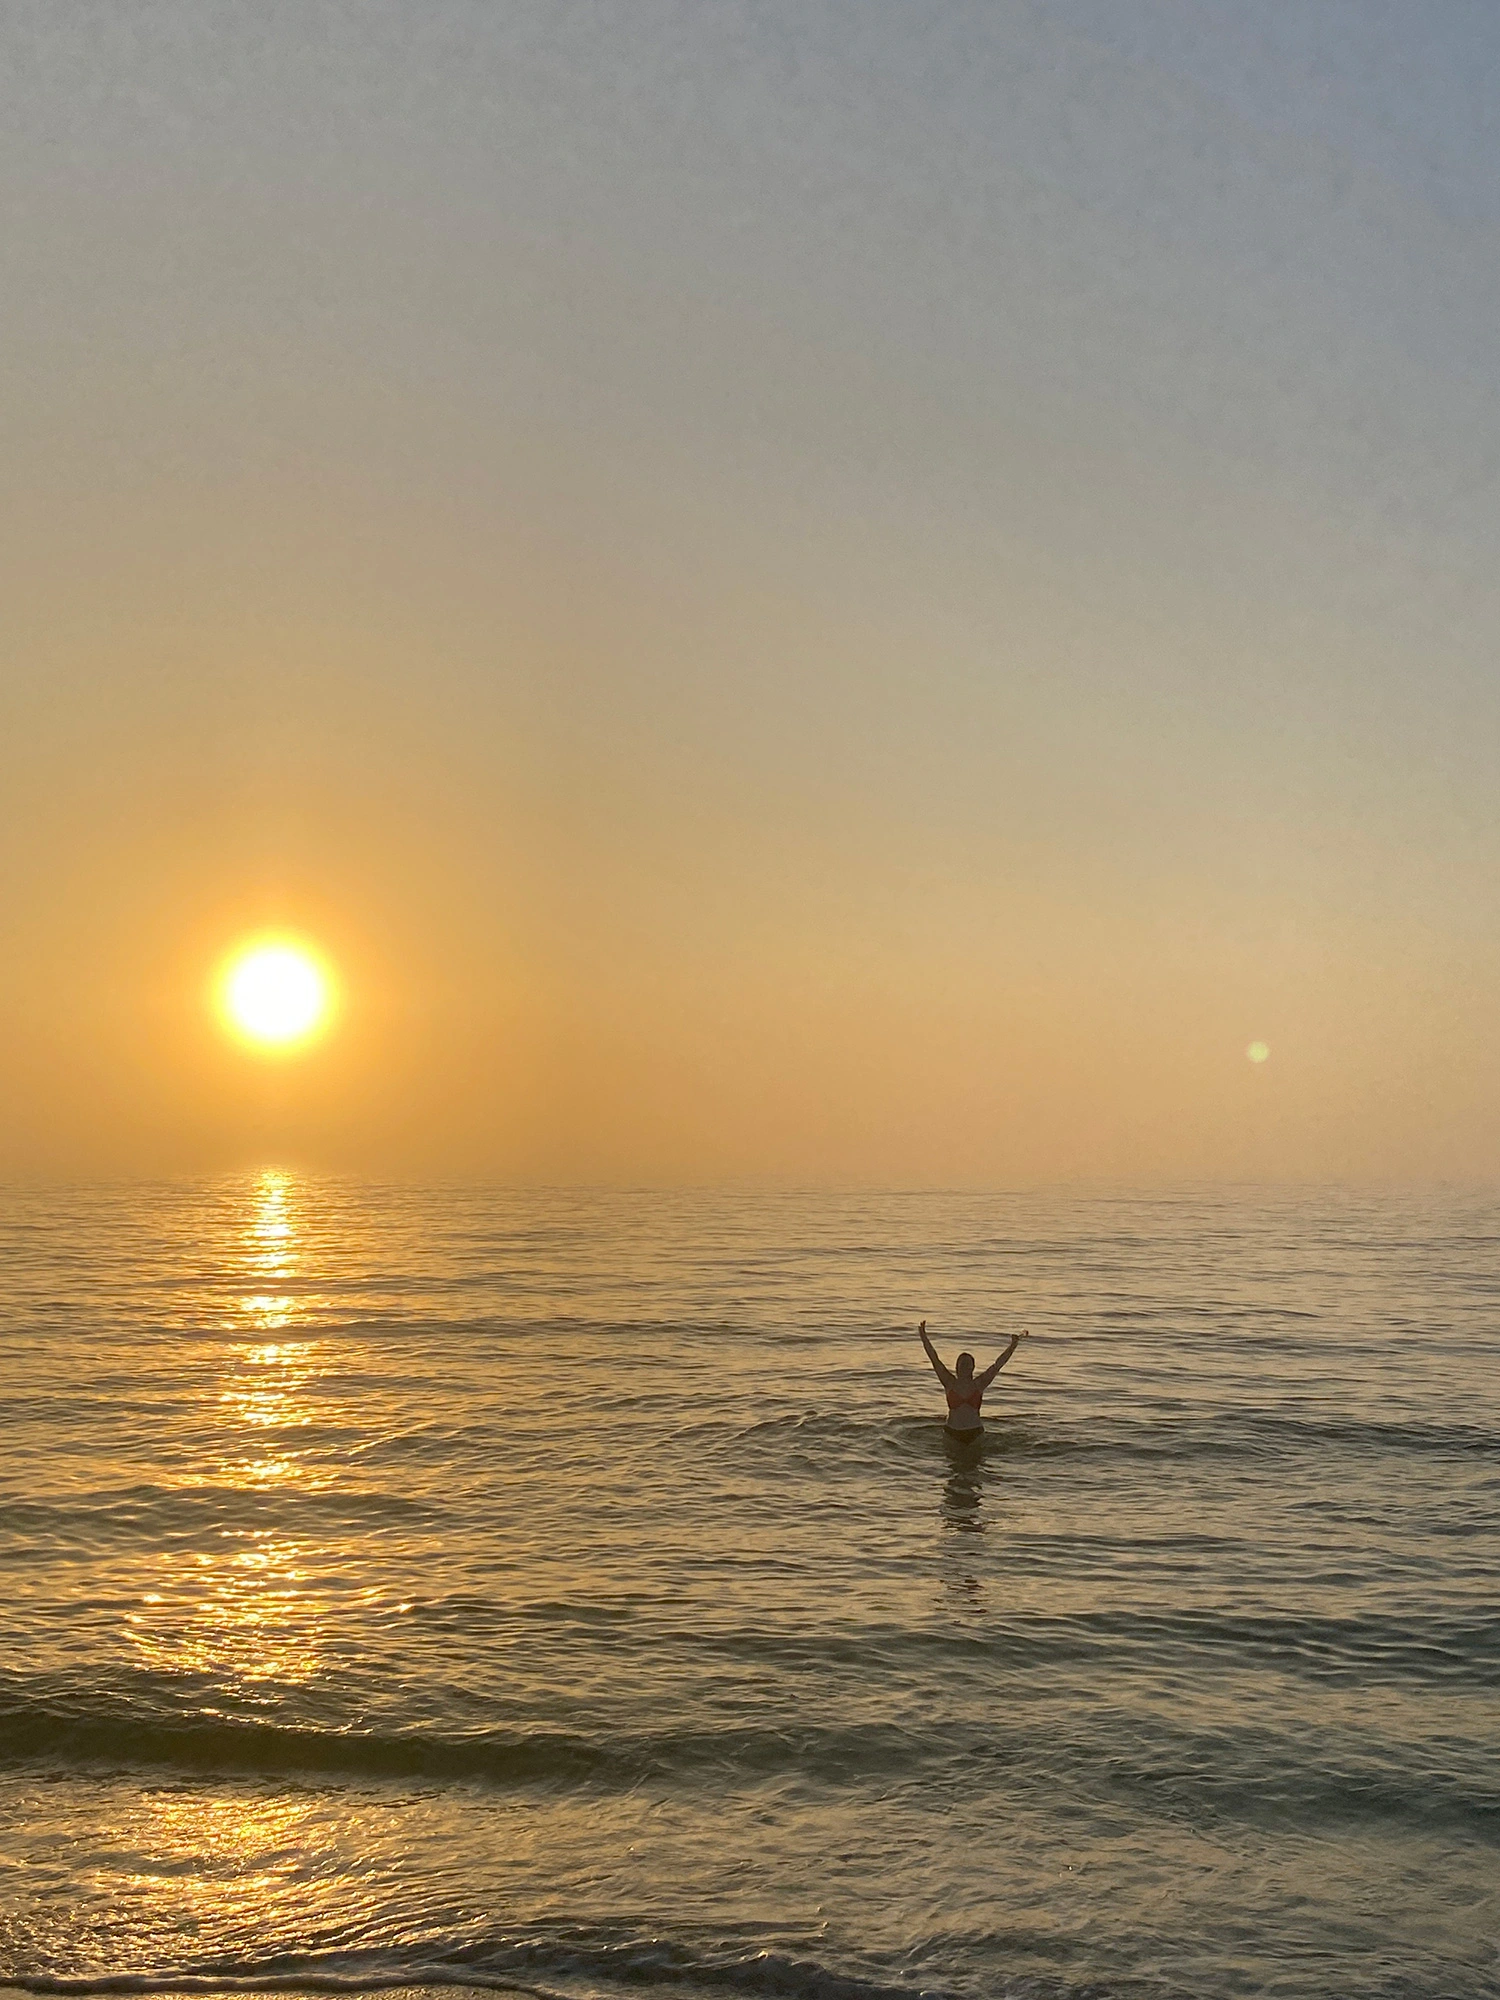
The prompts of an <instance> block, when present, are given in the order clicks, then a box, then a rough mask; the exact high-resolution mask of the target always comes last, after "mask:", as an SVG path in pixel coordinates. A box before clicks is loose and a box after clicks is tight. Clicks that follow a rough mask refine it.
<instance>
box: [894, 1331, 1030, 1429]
mask: <svg viewBox="0 0 1500 2000" xmlns="http://www.w3.org/2000/svg"><path fill="white" fill-rule="evenodd" d="M917 1332H918V1333H919V1334H921V1336H922V1345H923V1346H924V1347H925V1348H926V1349H927V1359H928V1360H929V1361H930V1362H931V1363H932V1372H933V1373H934V1375H936V1376H937V1378H938V1380H939V1381H940V1382H941V1383H942V1385H943V1394H944V1395H945V1396H946V1397H947V1398H948V1422H947V1425H946V1429H947V1431H948V1435H949V1436H950V1437H956V1438H964V1439H966V1440H967V1439H972V1438H979V1437H983V1436H984V1424H983V1422H982V1421H981V1419H980V1415H979V1405H980V1404H981V1403H982V1402H983V1401H984V1392H985V1390H986V1389H988V1387H989V1386H990V1384H991V1382H993V1381H994V1379H995V1377H996V1376H997V1375H998V1374H999V1373H1000V1370H1001V1369H1002V1368H1003V1367H1004V1366H1005V1364H1006V1362H1007V1361H1009V1359H1010V1357H1011V1356H1012V1355H1013V1354H1014V1353H1015V1351H1016V1349H1017V1348H1018V1347H1019V1346H1020V1345H1021V1342H1022V1341H1023V1340H1024V1339H1025V1338H1026V1335H1025V1334H1024V1333H1013V1334H1012V1335H1011V1337H1010V1346H1009V1347H1007V1348H1006V1350H1005V1352H1004V1353H1003V1354H1002V1355H1001V1357H1000V1359H999V1360H998V1361H992V1362H991V1363H990V1365H989V1367H988V1368H986V1369H985V1371H984V1373H983V1374H982V1375H976V1374H975V1373H974V1357H973V1355H972V1354H960V1355H959V1357H958V1359H957V1361H956V1362H954V1364H953V1366H952V1367H951V1368H946V1367H944V1365H943V1363H942V1362H941V1361H939V1360H938V1357H937V1349H936V1348H935V1347H934V1346H933V1344H932V1342H931V1341H930V1340H929V1339H928V1338H927V1322H926V1320H925V1319H924V1320H923V1322H922V1324H921V1325H920V1326H919V1327H918V1328H917Z"/></svg>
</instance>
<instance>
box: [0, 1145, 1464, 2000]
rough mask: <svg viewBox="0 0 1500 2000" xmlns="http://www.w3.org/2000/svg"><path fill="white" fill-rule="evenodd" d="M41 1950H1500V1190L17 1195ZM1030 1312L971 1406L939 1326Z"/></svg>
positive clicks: (194, 1957) (13, 1645) (9, 1636)
mask: <svg viewBox="0 0 1500 2000" xmlns="http://www.w3.org/2000/svg"><path fill="white" fill-rule="evenodd" d="M0 1245H3V1251H4V1268H5V1272H6V1282H5V1287H4V1297H3V1299H0V1365H3V1368H4V1374H5V1381H6V1390H7V1393H6V1396H5V1400H4V1408H3V1421H4V1427H5V1428H4V1434H3V1445H4V1453H3V1459H0V1548H3V1551H4V1555H5V1570H4V1585H5V1592H4V1595H5V1603H4V1606H3V1608H0V1634H3V1640H4V1644H3V1647H0V1978H6V1977H8V1978H11V1979H18V1980H20V1981H22V1982H25V1983H27V1984H31V1985H34V1986H44V1985H45V1984H46V1983H47V1982H49V1981H54V1982H55V1981H84V1982H89V1983H99V1982H104V1981H110V1980H113V1981H117V1982H118V1981H121V1980H124V1981H127V1982H134V1983H145V1984H159V1983H163V1982H169V1981H184V1982H190V1983H191V1982H198V1981H207V1982H208V1983H210V1984H213V1985H228V1984H230V1983H232V1982H235V1981H251V1982H259V1983H262V1984H266V1985H281V1986H285V1985H286V1984H287V1983H288V1982H289V1981H292V1982H296V1981H317V1980H320V1979H321V1980H334V1981H346V1982H354V1983H357V1984H376V1983H379V1982H382V1981H384V1982H388V1983H389V1982H396V1981H411V1980H439V1981H441V1980H453V1981H463V1982H478V1983H480V1984H485V1983H502V1982H507V1981H509V1982H520V1983H523V1984H525V1985H528V1986H532V1987H541V1988H544V1989H546V1990H548V1991H551V1992H563V1993H568V1994H573V1995H585V1994H588V1995H593V1994H599V1995H610V1994H617V1993H619V1992H620V1991H621V1990H622V1989H623V1988H624V1987H626V1986H639V1985H642V1984H647V1985H650V1984H671V1985H672V1986H673V1987H674V1989H675V1990H678V1991H681V1992H683V1993H685V1994H689V1995H692V1994H699V1993H701V1994H704V1995H707V1994H720V1995H722V1994H725V1993H734V1992H744V1993H750V1994H760V1993H809V1994H814V1995H823V1996H827V2000H879V1996H882V1995H886V1994H890V1995H897V1994H901V1995H905V1994H914V1993H917V1992H925V1993H929V1994H951V1995H954V1996H977V1995H982V1994H1004V1993H1025V1994H1030V1995H1038V1996H1052V1995H1056V1996H1059V1997H1060V2000H1061V1996H1069V1995H1078V1996H1082V1995H1088V1994H1095V1995H1102V1994H1116V1993H1118V1994H1122V1995H1124V1994H1131V1995H1135V1994H1139V1995H1183V1996H1186V1995H1193V1996H1203V1997H1204V2000H1212V1996H1219V1995H1233V1994H1250V1993H1254V1994H1276V1995H1285V1996H1302V1995H1309V1996H1312V1995H1317V1996H1328V1997H1329V2000H1332V1996H1339V2000H1350V1996H1358V1995H1371V1996H1374V1995H1381V1996H1386V1995H1389V1996H1392V2000H1405V1996H1410V2000H1417V1996H1432V2000H1467V1996H1478V1995H1491V1996H1493V1995H1495V1994H1497V1993H1500V1854H1497V1849H1500V1701H1497V1692H1500V1610H1497V1604H1496V1581H1495V1579H1496V1557H1497V1533H1496V1530H1497V1519H1500V1368H1497V1366H1496V1361H1497V1348H1500V1204H1497V1203H1496V1202H1495V1200H1494V1199H1493V1198H1490V1197H1485V1196H1480V1195H1474V1194H1469V1195H1454V1194H1441V1195H1439V1194H1434V1195H1427V1196H1407V1197H1395V1196H1379V1197H1377V1196H1355V1195H1347V1194H1317V1195H1314V1194H1309V1193H1307V1192H1305V1191H1303V1192H1298V1193H1296V1194H1288V1195H1284V1196H1275V1197H1269V1196H1265V1195H1261V1194H1254V1195H1251V1194H1243V1195H1242V1194H1222V1193H1220V1194H1213V1195H1197V1196H1191V1197H1175V1198H1165V1197H1162V1198H1125V1197H1120V1198H1102V1197H1100V1198H1087V1199H1084V1198H1076V1199H1075V1198H1066V1199H1065V1198H1059V1197H1051V1196H1049V1197H1041V1196H1037V1197H999V1196H984V1195H962V1196H955V1195H932V1194H919V1195H889V1196H869V1195H847V1196H834V1195H828V1194H808V1195H746V1196H730V1195H708V1194H703V1195H672V1196H668V1195H659V1194H640V1195H614V1194H597V1193H528V1194H516V1193H509V1192H485V1191H474V1190H463V1189H452V1188H445V1189H438V1188H434V1189H426V1190H412V1189H396V1188H381V1187H365V1186H359V1185H354V1184H349V1183H338V1182H328V1181H322V1180H313V1179H306V1178H301V1177H298V1176H294V1175H290V1174H282V1173H266V1174H263V1175H260V1176H255V1177H248V1178H243V1179H236V1180H226V1181H222V1182H217V1183H212V1184H203V1185H199V1186H177V1187H143V1188H134V1189H122V1188H112V1189H93V1190H73V1191H68V1192H58V1191H55V1190H54V1191H49V1192H30V1193H18V1192H12V1193H11V1195H10V1196H9V1197H7V1199H6V1201H5V1204H4V1209H3V1217H0ZM924 1315H925V1316H926V1317H927V1318H928V1320H929V1321H930V1323H931V1330H932V1332H933V1335H934V1337H935V1339H936V1340H937V1342H938V1345H939V1346H940V1348H942V1349H944V1350H945V1351H947V1352H948V1354H949V1355H950V1357H951V1354H952V1353H953V1351H955V1350H956V1348H957V1347H958V1346H960V1345H968V1346H971V1347H973V1348H975V1350H976V1351H977V1352H978V1353H979V1355H980V1359H981V1363H983V1362H984V1361H986V1360H988V1359H989V1358H990V1355H991V1353H992V1352H993V1351H994V1349H995V1348H996V1347H997V1346H998V1344H999V1341H1000V1339H1001V1338H1002V1337H1003V1336H1004V1335H1005V1334H1006V1333H1008V1332H1009V1331H1010V1330H1011V1329H1012V1328H1014V1327H1017V1326H1020V1325H1023V1324H1024V1325H1029V1326H1030V1328H1031V1329H1032V1333H1033V1338H1032V1340H1031V1341H1029V1342H1028V1343H1026V1344H1025V1345H1024V1346H1023V1347H1022V1349H1021V1350H1020V1352H1019V1353H1018V1355H1017V1357H1016V1359H1015V1361H1014V1363H1013V1364H1012V1366H1011V1367H1010V1369H1008V1370H1007V1371H1006V1372H1005V1373H1004V1374H1003V1375H1002V1376H1001V1377H1000V1379H999V1382H998V1384H997V1386H996V1388H995V1390H994V1391H992V1392H991V1396H990V1398H989V1399H988V1400H987V1412H986V1413H987V1415H989V1416H990V1417H991V1422H990V1430H989V1435H988V1437H987V1439H986V1441H985V1444H984V1446H983V1448H982V1450H981V1451H975V1450H973V1449H972V1448H968V1447H953V1446H950V1445H949V1444H947V1443H946V1442H945V1439H944V1437H943V1434H942V1430H941V1424H940V1418H941V1413H942V1403H941V1398H940V1396H939V1395H938V1394H937V1392H936V1387H935V1384H934V1383H933V1382H932V1380H931V1377H930V1376H929V1375H928V1374H927V1373H926V1371H925V1366H924V1363H923V1361H922V1356H921V1352H920V1349H919V1348H918V1347H917V1344H916V1340H915V1337H914V1333H913V1331H912V1329H913V1327H914V1325H915V1322H916V1321H917V1319H919V1318H920V1317H922V1316H924Z"/></svg>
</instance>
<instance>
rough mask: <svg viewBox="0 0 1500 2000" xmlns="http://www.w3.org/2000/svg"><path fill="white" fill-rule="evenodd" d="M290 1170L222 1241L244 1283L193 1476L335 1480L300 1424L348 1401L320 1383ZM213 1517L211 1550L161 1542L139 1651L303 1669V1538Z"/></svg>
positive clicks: (250, 1483) (307, 1643) (319, 1610)
mask: <svg viewBox="0 0 1500 2000" xmlns="http://www.w3.org/2000/svg"><path fill="white" fill-rule="evenodd" d="M295 1192H296V1183H295V1182H294V1181H293V1179H292V1177H291V1176H290V1175H288V1174H286V1173H283V1172H280V1171H276V1170H267V1171H265V1172H263V1173H262V1174H260V1175H259V1176H258V1178H257V1180H256V1181H255V1183H254V1185H253V1190H252V1195H251V1203H250V1212H249V1215H248V1217H247V1218H246V1219H245V1220H244V1222H243V1224H242V1226H241V1227H240V1228H239V1229H238V1231H237V1232H236V1240H235V1241H234V1242H233V1243H232V1245H231V1249H230V1256H231V1265H230V1270H231V1275H232V1277H233V1278H234V1279H235V1280H237V1281H238V1283H239V1285H240V1286H242V1287H243V1290H242V1291H241V1293H240V1295H239V1297H238V1298H237V1299H236V1300H235V1304H234V1308H233V1311H232V1313H231V1316H230V1317H229V1319H228V1320H227V1321H226V1322H224V1325H223V1331H224V1332H225V1334H226V1335H228V1336H229V1338H228V1343H227V1346H226V1350H225V1366H224V1372H223V1374H222V1376H221V1377H220V1379H219V1382H218V1384H217V1386H216V1388H215V1389H214V1390H212V1391H211V1392H210V1393H212V1395H213V1398H214V1402H215V1404H216V1408H215V1409H213V1410H212V1411H205V1423H204V1433H203V1434H204V1444H205V1447H206V1449H205V1453H204V1459H203V1462H202V1463H201V1465H200V1467H199V1468H198V1469H197V1470H196V1471H195V1472H194V1473H193V1474H192V1475H190V1477H191V1482H192V1483H194V1484H196V1485H198V1486H199V1487H203V1488H210V1489H217V1490H219V1491H224V1490H228V1491H230V1492H233V1491H238V1492H240V1493H244V1494H266V1495H273V1494H275V1493H276V1492H277V1491H278V1490H282V1489H289V1488H296V1489H300V1490H301V1491H304V1492H312V1491H318V1490H320V1489H322V1488H325V1487H327V1486H328V1484H329V1483H330V1479H329V1475H328V1474H327V1472H326V1471H322V1472H315V1471H314V1470H313V1469H312V1465H311V1453H310V1451H309V1450H308V1448H307V1446H306V1445H305V1444H304V1443H303V1442H301V1441H300V1440H299V1437H298V1433H299V1432H302V1431H311V1430H312V1429H313V1427H315V1426H318V1425H320V1424H326V1423H328V1422H329V1421H332V1420H334V1419H336V1418H338V1417H340V1416H341V1415H342V1414H343V1413H342V1412H341V1411H340V1410H339V1409H338V1408H337V1406H336V1404H335V1403H334V1402H332V1401H331V1400H330V1398H329V1395H328V1393H327V1384H326V1380H325V1378H326V1375H327V1373H328V1362H327V1357H326V1353H325V1344H324V1342H322V1341H321V1340H319V1339H318V1338H317V1337H316V1336H315V1335H314V1334H313V1333H312V1331H311V1329H310V1324H309V1322H310V1318H311V1315H312V1313H313V1311H314V1310H315V1309H316V1299H315V1297H314V1296H313V1295H312V1294H311V1293H310V1292H309V1291H308V1289H307V1287H306V1284H305V1281H304V1280H305V1273H304V1271H303V1264H302V1250H303V1246H302V1244H301V1242H300V1241H299V1229H298V1218H297V1212H296V1205H295V1199H294V1197H295ZM247 1511H248V1514H249V1518H247V1519H244V1520H242V1521H240V1522H238V1523H236V1524H235V1525H227V1526H221V1527H219V1529H218V1530H217V1535H216V1539H217V1540H218V1541H219V1542H220V1543H221V1545H222V1548H221V1551H219V1552H208V1551H204V1550H203V1549H195V1550H186V1549H185V1550H182V1551H180V1552H178V1551H168V1552H165V1553H163V1555H162V1556H161V1559H160V1573H159V1580H158V1583H157V1587H156V1588H155V1589H153V1590H152V1591H150V1592H149V1593H148V1594H147V1596H146V1598H145V1600H144V1605H143V1608H142V1611H141V1612H140V1613H139V1614H138V1615H137V1616H136V1618H135V1620H134V1621H133V1622H134V1624H135V1628H136V1639H137V1644H138V1646H139V1649H140V1651H141V1653H142V1655H143V1656H144V1657H145V1658H146V1659H147V1660H149V1661H150V1662H151V1663H152V1664H153V1665H155V1666H158V1667H167V1668H172V1669H176V1670H178V1671H183V1670H189V1671H196V1672H201V1673H215V1674H219V1675H222V1674H225V1673H228V1674H229V1675H230V1676H231V1677H232V1678H233V1680H234V1681H235V1682H236V1683H237V1684H239V1685H240V1686H242V1687H243V1686H244V1685H246V1684H252V1685H253V1684H254V1683H257V1682H261V1683H265V1682H279V1683H284V1682H288V1681H292V1682H298V1681H305V1680H306V1679H308V1678H309V1677H310V1676H311V1675H312V1674H313V1673H315V1671H316V1670H317V1666H318V1662H319V1653H320V1645H319V1634H320V1631H321V1630H322V1628H323V1627H324V1625H325V1623H326V1617H325V1614H326V1610H327V1606H326V1604H325V1603H324V1602H323V1601H322V1598H321V1596H320V1592H319V1589H318V1588H317V1585H316V1580H315V1576H314V1569H315V1567H316V1569H318V1570H322V1569H324V1568H325V1567H326V1564H324V1563H318V1564H316V1565H315V1564H314V1560H313V1558H314V1555H315V1552H314V1551H312V1550H310V1549H309V1547H308V1545H307V1544H306V1542H305V1541H303V1540H301V1539H299V1538H298V1537H296V1536H294V1535H289V1534H287V1533H286V1532H284V1531H283V1530H282V1529H280V1528H278V1527H276V1526H273V1525H266V1524H265V1523H264V1522H263V1521H262V1520H258V1519H256V1518H255V1513H256V1510H254V1509H250V1510H247Z"/></svg>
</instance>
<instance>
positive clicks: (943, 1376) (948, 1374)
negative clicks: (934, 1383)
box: [917, 1319, 958, 1389]
mask: <svg viewBox="0 0 1500 2000" xmlns="http://www.w3.org/2000/svg"><path fill="white" fill-rule="evenodd" d="M917 1332H918V1333H919V1334H921V1336H922V1345H923V1346H924V1347H925V1348H926V1349H927V1359H928V1360H929V1361H930V1362H931V1363H932V1372H933V1374H934V1375H936V1377H937V1378H938V1380H939V1381H940V1382H941V1383H942V1385H943V1387H944V1388H945V1389H955V1388H957V1386H958V1381H957V1377H956V1376H955V1375H954V1373H953V1370H952V1369H951V1368H945V1367H944V1366H943V1364H942V1362H941V1361H939V1360H938V1356H937V1349H936V1348H935V1347H934V1346H933V1344H932V1342H931V1341H930V1340H929V1339H928V1338H927V1322H926V1320H925V1319H924V1320H923V1322H922V1324H921V1325H920V1326H919V1327H918V1328H917Z"/></svg>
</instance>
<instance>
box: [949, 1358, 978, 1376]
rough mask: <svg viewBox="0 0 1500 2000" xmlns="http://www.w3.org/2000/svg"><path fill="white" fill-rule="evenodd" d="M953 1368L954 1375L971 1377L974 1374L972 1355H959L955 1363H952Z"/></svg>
mask: <svg viewBox="0 0 1500 2000" xmlns="http://www.w3.org/2000/svg"><path fill="white" fill-rule="evenodd" d="M953 1368H954V1373H955V1374H958V1375H972V1374H973V1373H974V1357H973V1355H972V1354H960V1355H959V1357H958V1359H957V1361H955V1362H954V1364H953Z"/></svg>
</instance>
